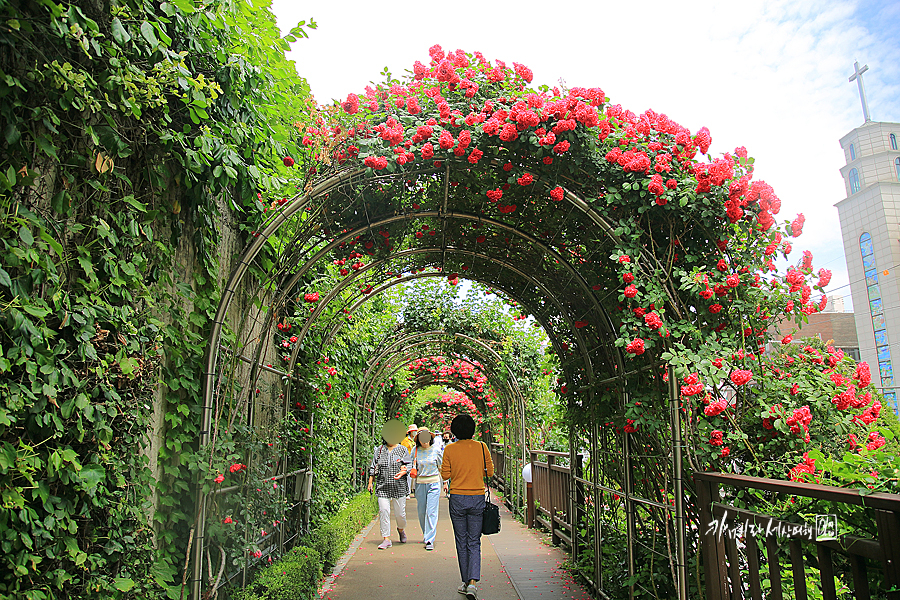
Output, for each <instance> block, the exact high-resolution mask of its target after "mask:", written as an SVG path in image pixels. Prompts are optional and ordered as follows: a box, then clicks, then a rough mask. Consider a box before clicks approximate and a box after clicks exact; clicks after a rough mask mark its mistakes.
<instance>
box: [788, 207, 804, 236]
mask: <svg viewBox="0 0 900 600" xmlns="http://www.w3.org/2000/svg"><path fill="white" fill-rule="evenodd" d="M805 222H806V217H804V216H803V213H800V214H799V215H797V218H796V219H794V220H793V221H792V222H791V235H792V236H794V237H798V236H799V235H800V234H801V233H803V224H804V223H805Z"/></svg>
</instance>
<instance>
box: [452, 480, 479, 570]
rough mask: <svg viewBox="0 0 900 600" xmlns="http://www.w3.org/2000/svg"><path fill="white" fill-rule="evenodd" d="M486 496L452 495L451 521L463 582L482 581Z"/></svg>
mask: <svg viewBox="0 0 900 600" xmlns="http://www.w3.org/2000/svg"><path fill="white" fill-rule="evenodd" d="M483 515H484V496H482V495H477V496H464V495H462V494H450V521H452V522H453V537H455V538H456V557H457V559H458V560H459V574H460V575H461V576H462V581H463V582H465V583H469V580H470V579H474V580H475V581H478V580H479V579H481V520H482V517H483Z"/></svg>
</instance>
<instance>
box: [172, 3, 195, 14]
mask: <svg viewBox="0 0 900 600" xmlns="http://www.w3.org/2000/svg"><path fill="white" fill-rule="evenodd" d="M172 4H174V5H175V6H177V7H178V9H179V10H180V11H181V12H184V13H187V14H191V13H193V12H196V11H197V9H196V8H194V5H193V4H192V3H191V2H190V0H172Z"/></svg>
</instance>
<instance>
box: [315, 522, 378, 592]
mask: <svg viewBox="0 0 900 600" xmlns="http://www.w3.org/2000/svg"><path fill="white" fill-rule="evenodd" d="M377 522H378V515H375V517H374V518H373V519H372V522H371V523H369V524H368V525H367V526H366V527H365V529H363V530H362V531H361V532H359V533H358V534H357V535H356V537H355V538H354V539H353V543H352V544H350V547H349V548H347V551H346V552H344V554H343V555H342V556H341V557H340V558H339V559H338V561H337V564H335V565H334V568H333V569H332V570H331V573H329V574H328V575H326V576H325V578H324V580H323V581H322V585H321V586H319V592H318V594H319V598H325V595H326V594H327V593H328V592H330V591H332V590H333V589H334V582H335V581H336V580H337V578H338V577H339V576H340V574H341V571H343V570H344V567H345V566H346V565H347V563H348V562H350V559H351V558H353V555H354V554H356V551H357V550H359V547H360V546H362V543H363V541H365V539H366V536H367V535H369V532H370V531H371V530H372V528H373V527H375V523H377Z"/></svg>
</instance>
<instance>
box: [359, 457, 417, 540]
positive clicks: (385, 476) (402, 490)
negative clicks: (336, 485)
mask: <svg viewBox="0 0 900 600" xmlns="http://www.w3.org/2000/svg"><path fill="white" fill-rule="evenodd" d="M411 460H412V457H411V456H410V455H409V451H408V450H407V449H406V448H405V447H404V446H402V445H401V444H399V443H394V444H389V443H388V442H387V441H385V440H384V439H382V443H381V445H380V446H378V447H377V448H375V453H374V454H373V456H372V463H371V464H370V465H369V493H372V489H373V487H374V490H375V495H376V496H378V520H379V523H380V524H381V537H383V538H384V541H382V542H381V544H379V545H378V549H379V550H385V549H387V548H390V547H391V508H392V507H393V509H394V518H395V519H396V521H397V534H398V535H399V536H400V543H401V544H405V543H406V531H404V530H405V529H406V496H407V494H409V489H408V488H407V484H406V479H407V478H406V474H407V472H408V471H409V463H410V461H411Z"/></svg>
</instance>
